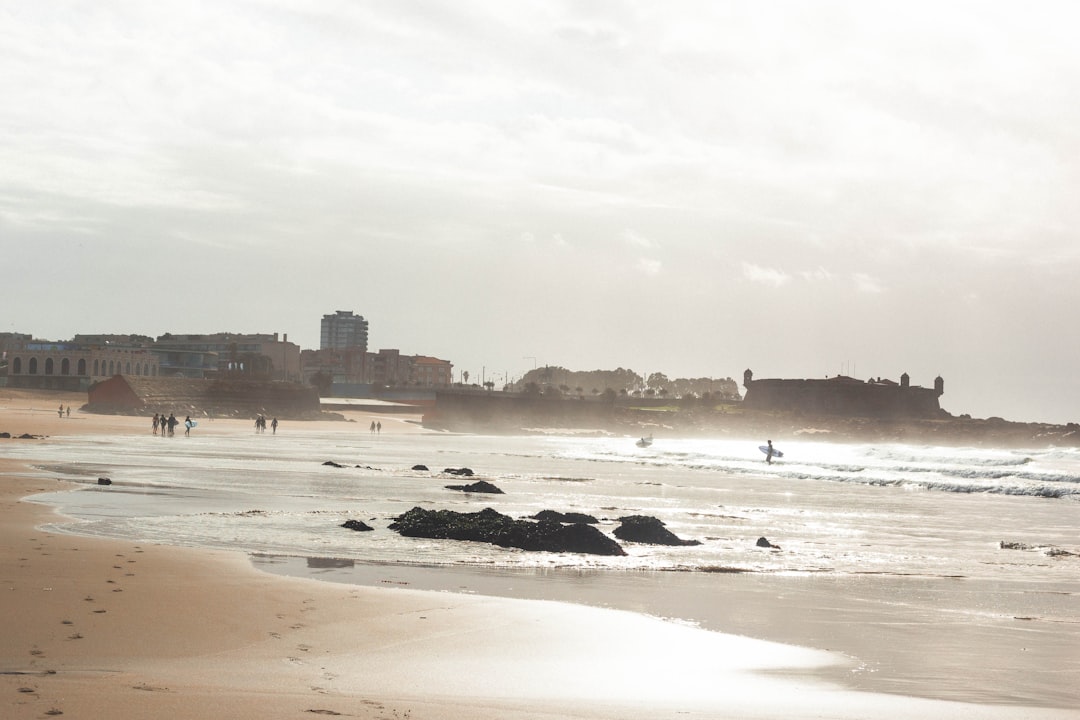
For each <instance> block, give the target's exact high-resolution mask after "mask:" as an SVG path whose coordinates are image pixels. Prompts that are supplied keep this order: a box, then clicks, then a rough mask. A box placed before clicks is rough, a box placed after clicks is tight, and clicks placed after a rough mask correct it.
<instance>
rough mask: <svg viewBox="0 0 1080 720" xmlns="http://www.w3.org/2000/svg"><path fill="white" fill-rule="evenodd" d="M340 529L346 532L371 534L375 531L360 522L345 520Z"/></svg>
mask: <svg viewBox="0 0 1080 720" xmlns="http://www.w3.org/2000/svg"><path fill="white" fill-rule="evenodd" d="M341 527H343V528H345V529H346V530H356V531H357V532H371V531H372V530H374V529H375V528H373V527H371V526H370V525H368V524H367V523H365V522H363V521H361V520H346V521H345V522H343V523H342V524H341Z"/></svg>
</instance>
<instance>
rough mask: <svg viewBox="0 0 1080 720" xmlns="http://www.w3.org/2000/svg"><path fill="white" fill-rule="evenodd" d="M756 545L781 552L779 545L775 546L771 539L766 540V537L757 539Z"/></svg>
mask: <svg viewBox="0 0 1080 720" xmlns="http://www.w3.org/2000/svg"><path fill="white" fill-rule="evenodd" d="M755 544H756V545H757V546H758V547H759V548H770V549H772V550H779V549H780V546H779V545H773V544H772V543H771V542H769V539H768V538H765V537H759V538H758V539H757V543H755Z"/></svg>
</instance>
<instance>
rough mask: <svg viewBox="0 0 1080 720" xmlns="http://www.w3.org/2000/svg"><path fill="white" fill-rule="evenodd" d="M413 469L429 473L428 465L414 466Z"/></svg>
mask: <svg viewBox="0 0 1080 720" xmlns="http://www.w3.org/2000/svg"><path fill="white" fill-rule="evenodd" d="M412 469H413V470H418V471H420V472H428V466H427V465H413V466H412Z"/></svg>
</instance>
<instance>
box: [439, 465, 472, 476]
mask: <svg viewBox="0 0 1080 720" xmlns="http://www.w3.org/2000/svg"><path fill="white" fill-rule="evenodd" d="M443 472H444V473H446V474H447V475H460V476H461V477H472V476H473V475H474V474H475V473H473V471H472V468H467V467H463V468H443Z"/></svg>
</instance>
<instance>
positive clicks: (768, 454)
mask: <svg viewBox="0 0 1080 720" xmlns="http://www.w3.org/2000/svg"><path fill="white" fill-rule="evenodd" d="M768 448H769V449H768V450H766V451H765V462H767V463H769V464H770V465H772V456H773V446H772V440H769V441H768Z"/></svg>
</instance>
